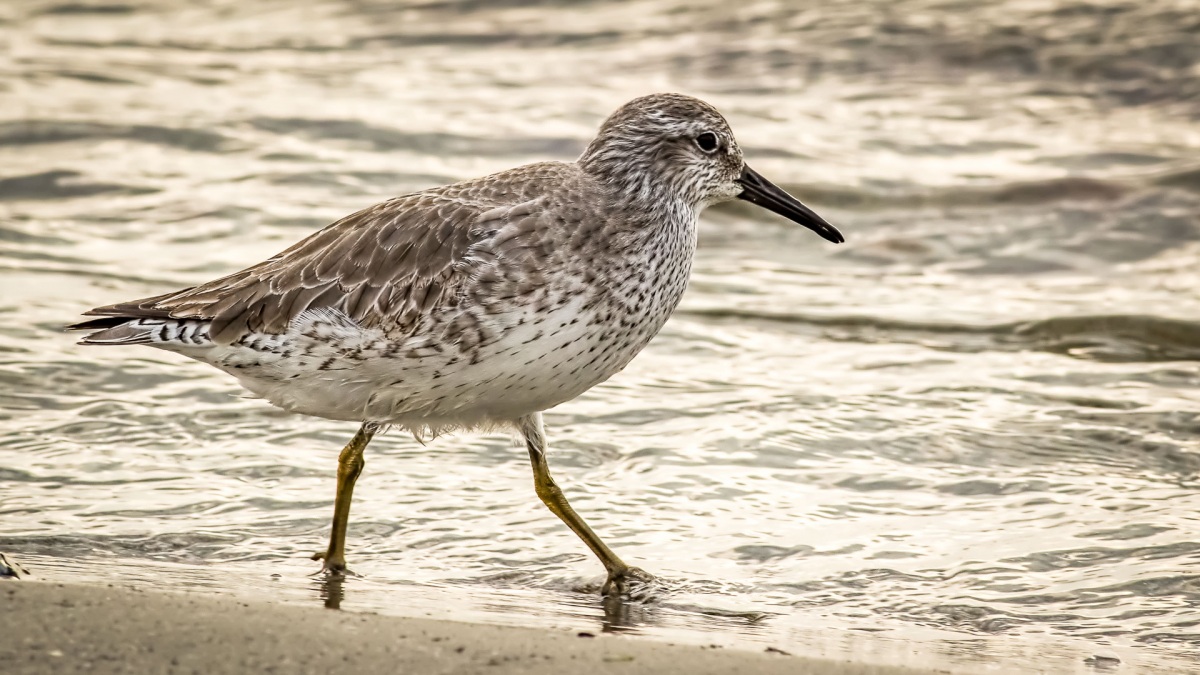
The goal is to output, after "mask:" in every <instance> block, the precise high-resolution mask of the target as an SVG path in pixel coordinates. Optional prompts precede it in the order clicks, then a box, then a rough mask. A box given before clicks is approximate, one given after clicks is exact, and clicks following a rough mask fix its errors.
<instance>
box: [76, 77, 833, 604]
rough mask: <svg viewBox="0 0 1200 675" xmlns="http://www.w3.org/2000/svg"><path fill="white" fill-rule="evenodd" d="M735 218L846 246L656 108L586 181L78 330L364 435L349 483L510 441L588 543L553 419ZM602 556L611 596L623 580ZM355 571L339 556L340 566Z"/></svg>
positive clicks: (678, 116)
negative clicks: (555, 474) (385, 464)
mask: <svg viewBox="0 0 1200 675" xmlns="http://www.w3.org/2000/svg"><path fill="white" fill-rule="evenodd" d="M733 198H742V199H747V200H749V201H752V202H754V203H758V204H762V205H764V206H766V207H767V208H771V209H772V210H775V211H777V212H780V213H783V214H785V215H787V216H788V217H790V218H792V219H793V220H796V221H797V222H801V223H802V224H805V225H806V226H807V227H810V228H812V229H814V230H816V231H818V233H820V234H821V235H822V236H825V237H826V238H828V239H831V240H833V241H840V235H838V234H837V231H836V230H834V229H833V228H832V227H831V226H829V225H828V224H827V223H824V221H822V220H821V219H820V218H819V217H818V216H816V214H813V213H812V212H811V211H809V210H807V207H804V206H803V205H801V204H800V203H799V202H796V201H795V200H794V199H793V198H791V197H788V196H787V195H786V194H785V193H783V192H782V191H780V190H779V189H778V188H776V187H774V186H772V185H770V183H768V182H766V181H765V179H762V178H761V176H758V175H757V174H755V173H753V172H752V171H750V169H749V168H748V167H746V166H745V164H744V162H743V160H742V153H741V150H740V149H739V148H738V145H737V143H736V141H735V140H734V138H733V134H732V132H731V131H730V129H729V126H728V124H727V123H726V121H725V119H724V118H723V117H722V116H721V115H720V113H718V112H717V111H716V110H715V109H714V108H713V107H712V106H710V105H708V104H706V103H704V102H702V101H699V100H697V99H694V98H690V97H687V96H682V95H677V94H658V95H653V96H646V97H642V98H639V99H635V100H633V101H631V102H629V103H628V104H626V105H625V106H623V107H621V108H620V109H618V110H617V111H616V112H615V113H613V115H612V116H610V117H609V118H608V120H607V121H605V123H604V125H603V126H602V127H601V129H600V132H599V134H598V135H597V137H596V139H595V140H593V141H592V143H591V144H590V145H589V146H588V148H587V150H586V151H585V152H584V154H583V155H582V156H581V157H580V159H579V160H578V161H576V162H571V163H564V162H542V163H538V164H530V165H527V166H523V167H519V168H516V169H511V170H508V171H503V172H500V173H496V174H492V175H490V176H485V177H483V178H478V179H475V180H469V181H465V182H461V183H456V184H453V185H447V186H443V187H438V188H433V189H429V190H425V191H422V192H417V193H414V194H409V195H405V196H402V197H397V198H395V199H390V200H388V201H385V202H383V203H381V204H377V205H375V206H372V207H369V208H367V209H364V210H362V211H359V212H358V213H355V214H352V215H350V216H347V217H346V218H343V219H342V220H339V221H338V222H336V223H333V224H332V225H330V226H329V227H327V228H325V229H323V230H321V231H319V232H317V233H315V234H313V235H312V236H310V237H308V238H307V239H304V240H303V241H301V242H299V243H297V244H296V245H294V246H292V247H291V248H289V249H287V250H286V251H283V252H282V253H280V254H278V255H276V256H274V257H272V258H271V259H269V260H266V261H264V262H262V263H259V264H257V265H254V266H252V267H249V268H247V269H244V270H242V271H240V272H236V273H234V274H230V275H228V276H226V277H222V278H220V279H217V280H215V281H211V282H209V283H206V284H202V285H200V286H196V287H194V288H188V289H184V290H181V291H176V292H172V293H166V294H164V295H159V296H156V297H152V298H147V299H143V300H136V301H132V302H125V303H118V304H115V305H109V306H106V307H99V308H96V309H93V310H91V311H89V312H87V314H89V315H92V316H97V317H101V318H98V319H93V320H90V321H85V322H83V323H80V324H77V325H75V326H72V328H76V329H98V332H94V333H92V334H90V335H88V336H87V337H85V338H84V340H83V343H84V344H108V345H114V344H144V345H149V346H152V347H157V348H160V349H166V350H169V351H174V352H178V353H180V354H184V355H187V356H189V357H191V358H194V359H197V360H199V361H203V362H205V363H209V364H211V365H214V366H216V367H218V368H221V369H222V370H224V371H226V372H228V373H231V374H232V375H234V376H235V377H237V378H238V380H239V381H240V382H241V383H242V385H243V386H245V387H246V388H247V389H249V390H250V391H251V392H253V393H254V394H256V395H258V396H260V397H262V398H264V399H266V400H267V401H269V402H271V403H272V404H274V405H276V406H279V407H280V408H283V409H285V410H290V411H294V412H298V413H304V414H308V415H316V416H320V417H326V418H331V419H338V420H353V421H359V422H363V423H365V425H364V427H363V430H362V431H360V437H361V438H360V437H356V439H357V440H356V443H357V444H356V445H355V444H352V445H354V448H356V450H354V452H350V453H349V454H347V455H345V456H344V457H343V467H344V468H345V467H351V468H353V466H357V467H358V469H357V470H359V471H360V470H361V449H362V447H365V445H366V443H367V442H369V440H370V436H371V435H373V433H374V431H375V429H377V428H378V427H379V426H382V425H396V426H400V427H404V428H407V429H409V430H411V431H413V432H414V433H416V434H418V435H419V436H429V435H435V434H436V433H437V432H439V431H441V430H445V429H448V428H473V427H487V426H504V425H510V426H513V427H515V428H517V429H518V430H520V431H521V433H522V434H524V435H525V437H526V439H527V445H529V449H530V453H531V458H532V459H533V461H534V468H535V475H537V476H539V477H538V481H539V482H538V486H539V488H538V489H539V495H543V500H550V501H547V505H549V506H551V508H552V509H553V510H555V513H558V514H559V516H560V517H561V518H563V519H564V521H566V522H567V523H568V524H569V525H571V526H572V528H573V529H575V530H576V532H577V533H580V536H581V537H583V538H584V539H585V541H589V537H594V535H592V534H590V531H587V532H584V530H586V529H587V528H586V525H582V521H581V520H580V521H579V522H578V523H573V521H572V518H575V519H577V516H574V514H573V512H571V513H570V514H568V515H563V513H562V512H560V510H561V508H562V507H560V506H556V505H555V504H557V502H556V501H554V500H556V499H560V498H561V493H558V496H557V497H556V496H554V494H553V490H557V487H556V486H553V481H552V480H551V479H550V478H549V473H548V471H547V470H546V469H545V464H544V457H543V453H542V450H543V447H542V445H543V444H544V439H543V436H542V433H541V417H540V412H541V411H543V410H546V409H548V408H551V407H553V406H555V405H558V404H560V403H563V402H565V401H568V400H570V399H572V398H575V397H576V396H578V395H579V394H581V393H583V392H584V391H586V390H588V389H589V388H591V387H593V386H595V385H596V384H598V383H600V382H603V381H604V380H607V379H608V378H609V377H611V376H612V375H614V374H615V373H617V372H618V371H620V370H621V369H622V368H624V367H625V366H626V364H628V363H629V361H630V360H631V359H633V357H634V356H636V355H637V354H638V352H640V351H641V350H642V348H643V347H645V346H646V344H647V343H648V342H649V341H650V340H651V338H653V337H654V336H655V335H656V334H657V333H658V331H659V330H660V329H661V328H662V326H663V324H664V323H665V322H666V320H667V318H668V317H669V316H670V314H671V312H672V311H673V310H674V309H675V307H676V306H677V305H678V303H679V300H680V298H681V296H682V295H683V292H684V288H685V287H686V285H687V280H688V274H689V272H690V269H691V264H692V258H693V254H694V253H695V248H696V225H697V218H698V216H699V214H700V212H701V211H702V210H703V209H704V208H705V207H706V206H708V205H710V204H713V203H716V202H720V201H725V200H728V199H733ZM347 447H348V450H347V452H349V450H350V449H351V446H347ZM356 453H357V454H356ZM355 457H357V459H356V458H355ZM356 462H357V464H355V463H356ZM539 462H541V465H540V466H541V468H540V469H539ZM539 471H541V472H542V473H544V476H542V475H541V474H539V473H538V472H539ZM349 475H350V474H349V473H348V474H347V476H349ZM339 476H341V474H339ZM355 477H357V473H354V474H353V476H351V477H350V478H348V480H349V485H350V486H351V487H352V485H353V480H354V478H355ZM341 485H342V481H341V479H339V500H341V494H342V493H341V487H340V486H341ZM551 487H553V490H551V489H550V488H551ZM546 491H548V492H546ZM543 492H545V494H543ZM348 494H349V493H347V495H348ZM547 495H548V496H547ZM348 499H349V497H348V496H347V497H346V500H347V501H346V508H347V509H348ZM552 502H553V503H552ZM562 504H563V505H565V504H566V502H565V499H563V500H562ZM565 508H566V509H567V510H569V506H566V507H565ZM347 512H348V511H347ZM338 522H339V521H338V517H336V516H335V536H334V537H333V539H337V538H338V536H339V535H337V534H336V531H337V527H336V525H337V523H338ZM342 534H343V535H344V528H343V530H342ZM595 542H599V540H598V538H596V539H595ZM589 546H592V547H593V550H594V551H596V552H597V554H598V555H600V556H601V559H602V560H604V561H605V564H606V566H607V567H609V572H610V581H612V579H613V578H614V576H615V577H619V576H620V575H621V574H624V572H621V571H620V570H622V569H626V568H627V566H624V564H623V563H620V561H619V560H618V559H617V558H616V557H615V555H613V554H612V553H611V552H610V551H607V548H604V547H603V545H602V544H599V545H598V546H597V545H596V543H594V542H591V541H589ZM601 548H603V550H600V549H601ZM335 549H336V550H335ZM340 555H341V553H340V544H339V545H338V546H334V545H333V544H331V548H330V553H329V556H330V558H327V563H328V562H329V559H331V558H337V557H340ZM339 564H344V563H339ZM626 571H627V570H626Z"/></svg>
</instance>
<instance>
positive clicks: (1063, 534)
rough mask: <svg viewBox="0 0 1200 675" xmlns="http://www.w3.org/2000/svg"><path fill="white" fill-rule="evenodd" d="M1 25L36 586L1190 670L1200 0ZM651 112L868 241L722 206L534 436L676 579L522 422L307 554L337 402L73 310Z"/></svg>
mask: <svg viewBox="0 0 1200 675" xmlns="http://www.w3.org/2000/svg"><path fill="white" fill-rule="evenodd" d="M0 33H2V40H3V43H4V44H5V45H6V46H7V49H6V50H5V51H4V52H3V53H0V102H2V105H0V519H2V522H3V527H2V528H0V550H3V551H4V552H6V553H8V554H9V555H10V556H12V557H14V558H16V559H18V560H20V561H22V562H23V563H24V564H25V565H26V566H27V567H29V568H30V570H31V571H32V572H33V573H34V574H35V575H38V576H39V578H44V579H52V580H54V579H58V580H95V581H114V580H133V581H136V582H139V583H147V584H152V585H155V586H159V587H163V588H176V589H182V588H198V587H199V588H206V589H211V590H213V591H217V592H228V593H242V594H245V593H258V594H268V595H270V596H271V597H275V598H282V599H285V600H288V601H294V602H302V603H325V604H328V605H331V606H332V605H341V606H342V607H343V608H346V609H370V610H375V611H383V612H391V613H397V614H409V615H426V614H428V615H432V616H437V617H440V618H451V619H471V620H482V621H491V622H499V623H513V624H527V625H536V626H573V627H577V626H597V627H600V628H603V629H607V630H614V631H615V630H620V631H625V632H628V633H634V634H642V635H646V636H649V637H652V638H660V639H672V640H682V641H690V642H700V643H702V644H720V645H738V646H747V645H749V646H751V647H754V648H759V649H761V648H762V647H763V646H764V645H772V646H776V647H780V648H785V649H787V650H789V651H794V652H798V653H805V654H810V655H821V654H824V655H829V656H834V657H838V658H856V659H863V660H874V661H881V662H898V663H913V664H927V663H929V660H930V659H931V658H932V659H934V660H935V661H936V662H937V663H940V664H943V665H944V666H945V667H952V668H965V669H972V668H983V667H985V666H988V667H990V666H989V665H988V664H995V663H1006V664H1009V665H1013V664H1015V666H1014V667H1016V668H1018V669H1023V670H1020V672H1053V673H1071V672H1080V673H1084V672H1088V673H1090V672H1096V671H1098V670H1102V671H1104V672H1139V673H1141V672H1170V673H1177V672H1183V670H1184V669H1185V666H1184V665H1182V664H1186V663H1189V662H1194V661H1191V660H1193V659H1195V658H1197V657H1200V632H1197V628H1196V626H1197V625H1200V532H1198V526H1200V522H1198V513H1200V494H1198V493H1197V487H1198V486H1200V480H1198V478H1197V472H1198V471H1200V389H1198V386H1200V379H1198V374H1200V366H1198V365H1197V361H1196V359H1197V358H1200V321H1198V317H1200V295H1198V294H1197V288H1198V284H1200V124H1198V122H1200V39H1198V38H1197V36H1198V35H1200V11H1197V6H1196V4H1195V3H1194V2H1190V1H1188V0H1178V1H1177V2H1172V1H1169V0H1138V1H1136V2H1135V1H1108V0H1102V1H1097V2H1082V1H1078V0H1059V1H1055V0H1045V1H1040V2H1034V1H1029V0H1011V1H1004V2H986V3H977V2H964V1H956V0H948V1H944V2H939V1H937V0H898V1H883V0H879V1H872V0H853V1H851V0H841V1H833V2H821V3H816V2H813V3H801V2H790V3H789V2H758V1H754V0H749V1H746V2H738V3H728V2H725V1H724V0H701V1H697V2H682V1H673V0H642V1H638V2H628V3H603V2H587V3H575V2H567V1H566V0H559V1H552V0H545V1H537V0H528V1H521V0H507V1H504V2H415V1H414V2H405V1H395V2H383V1H369V0H363V1H360V2H353V1H345V2H335V1H332V0H317V1H314V2H307V3H295V2H284V1H271V0H261V1H255V2H235V1H233V0H220V1H213V0H207V1H192V0H187V1H184V0H155V1H151V0H146V1H140V0H134V1H132V2H128V3H126V2H121V0H107V1H103V2H95V3H93V2H70V1H64V0H57V1H55V0H22V2H9V3H4V4H3V5H2V6H0ZM655 91H680V92H684V93H688V94H692V95H696V96H700V97H702V98H704V99H706V100H708V101H710V102H711V103H713V104H714V105H716V106H717V107H718V108H719V109H721V110H722V111H723V112H724V113H725V115H726V117H727V118H728V119H729V120H730V123H731V124H732V126H733V129H734V131H735V132H736V133H737V135H738V137H739V139H740V141H741V144H742V146H743V148H744V150H745V154H746V157H747V159H748V160H749V161H750V162H751V163H752V164H753V166H755V168H756V169H758V170H759V171H760V172H762V173H763V174H764V175H766V176H768V177H770V178H772V179H773V180H775V181H776V182H778V183H780V184H781V185H783V186H785V187H787V188H788V189H789V190H791V191H792V192H793V193H794V194H796V195H798V196H800V197H801V198H802V199H804V200H806V201H807V202H808V203H809V204H810V205H811V206H813V207H814V208H815V209H816V210H817V211H818V212H819V213H821V214H822V215H823V216H824V217H825V218H826V219H828V220H829V221H831V222H833V223H834V224H836V225H837V226H838V227H839V228H840V229H841V230H842V231H843V232H844V233H845V234H846V236H847V238H848V242H847V243H846V244H844V245H842V246H832V245H828V244H825V243H824V242H822V241H821V240H819V239H818V238H817V237H815V236H813V235H812V233H810V232H808V231H806V230H803V229H800V228H796V227H794V226H792V225H791V224H790V223H787V222H785V221H782V220H781V219H778V218H775V217H774V216H772V215H770V214H768V213H766V212H762V211H754V210H750V209H745V208H739V207H737V206H731V207H719V208H714V209H712V210H710V211H708V212H707V213H706V214H705V217H704V220H703V223H702V232H701V243H700V251H699V253H698V259H697V262H696V266H695V273H694V277H693V283H692V286H691V288H690V290H689V292H688V295H687V296H686V298H685V300H684V304H683V306H682V308H681V310H680V311H679V313H678V315H677V316H676V317H675V318H674V319H672V321H671V322H670V323H669V324H668V326H667V328H666V329H665V331H664V333H663V334H662V335H660V336H659V338H658V339H657V340H656V341H655V342H654V343H653V344H652V345H651V346H650V347H649V348H648V349H647V350H646V352H645V353H644V354H643V355H642V356H640V357H639V358H638V359H637V360H635V361H634V363H633V364H632V365H631V366H630V367H629V368H628V369H627V370H626V371H625V372H624V373H622V374H621V375H619V376H617V377H616V378H614V379H613V380H612V381H610V382H609V383H607V384H604V385H602V386H600V387H598V388H596V389H595V390H593V391H592V392H589V393H588V394H587V395H585V396H584V397H582V398H581V399H579V400H577V401H574V402H571V403H569V404H566V405H563V406H561V407H560V408H558V409H556V410H554V411H552V412H551V413H550V414H549V415H548V416H547V422H548V424H549V425H550V427H551V429H550V433H551V447H552V453H551V465H552V466H553V467H554V468H555V470H556V475H557V476H558V478H559V481H560V483H561V484H562V485H563V487H564V489H565V490H566V492H567V494H568V495H569V496H570V497H571V498H572V501H573V503H574V504H575V506H576V507H577V508H578V510H579V511H580V512H581V513H583V514H585V515H586V516H587V517H588V518H589V519H590V520H591V521H592V523H593V525H594V526H595V527H596V529H597V530H598V531H600V532H601V533H602V534H603V535H604V536H605V538H606V539H607V540H608V541H609V543H610V544H612V545H613V547H614V548H615V549H617V550H618V551H620V552H621V554H622V555H623V557H625V559H626V560H629V561H630V562H633V563H635V564H638V565H640V566H643V567H645V568H646V569H648V570H650V571H653V572H655V573H658V574H661V575H663V576H664V577H666V578H667V579H669V580H670V583H671V584H672V587H673V592H672V594H671V595H670V596H669V597H668V598H666V599H665V600H664V601H663V602H661V603H660V604H658V605H655V606H651V607H637V606H634V607H619V608H615V609H614V608H611V607H610V608H609V609H608V610H607V611H606V610H605V609H604V608H603V607H601V605H600V603H599V601H598V599H597V597H596V595H595V592H596V588H597V587H598V584H599V582H600V581H601V577H600V569H599V566H598V565H597V564H596V563H595V561H594V560H593V559H592V557H591V556H590V555H589V554H588V552H587V551H586V549H584V548H583V546H582V545H581V544H580V543H579V542H578V541H577V540H576V539H575V537H574V535H572V534H571V533H570V532H569V531H568V530H567V529H566V528H565V527H563V526H561V525H560V524H559V523H558V521H557V520H556V519H555V518H554V517H553V516H552V515H550V514H549V513H548V512H546V511H545V510H544V508H543V507H542V506H541V504H540V503H539V502H538V500H537V498H536V496H535V495H534V493H533V489H532V484H531V478H530V475H529V468H528V463H527V459H526V457H525V453H524V452H523V451H521V450H519V449H514V448H512V447H511V446H510V440H509V439H508V438H506V437H503V436H483V437H481V436H469V435H467V436H461V435H460V436H454V437H448V438H442V439H439V440H437V441H435V442H433V443H431V444H430V445H428V446H425V447H423V446H421V445H419V444H417V443H415V442H414V441H413V440H412V439H410V438H406V437H404V436H402V435H400V434H396V433H393V434H389V435H387V436H384V437H381V438H378V439H376V441H375V442H374V443H373V444H372V446H371V449H370V451H369V452H368V455H367V467H366V472H365V474H364V476H363V479H362V480H361V481H360V482H359V485H358V490H357V492H356V494H355V504H354V511H353V514H352V520H351V522H352V525H351V529H350V537H349V540H348V549H349V556H350V564H351V567H352V568H353V569H354V570H356V571H357V572H359V573H360V574H361V575H362V577H360V578H351V579H350V580H349V581H347V582H346V584H345V585H344V586H338V585H330V584H324V583H322V582H321V581H320V580H319V579H313V578H309V577H308V576H306V575H307V574H309V573H311V572H314V571H316V568H317V563H313V562H311V561H309V560H308V559H307V556H308V554H310V553H311V552H313V551H316V550H318V549H323V548H324V542H325V537H326V536H327V527H328V522H329V516H330V512H331V503H332V497H333V491H334V480H333V477H334V473H335V466H336V455H337V452H338V450H339V449H340V448H341V446H342V444H343V443H344V442H345V441H346V440H347V439H348V438H349V436H350V435H351V434H352V433H353V432H354V428H353V425H346V424H340V423H334V422H327V421H323V420H318V419H311V418H303V417H293V416H288V415H285V414H283V413H281V412H278V411H275V410H273V409H271V408H270V407H269V406H267V405H266V404H264V403H262V402H259V401H247V400H242V399H239V398H238V395H239V390H238V388H237V385H236V383H235V382H234V381H233V380H232V379H231V378H228V377H226V376H224V375H222V374H220V373H218V372H217V371H216V370H214V369H210V368H207V367H205V366H202V365H199V364H196V363H192V362H189V361H187V360H185V359H183V358H182V357H175V356H172V355H169V354H165V353H157V352H155V351H153V350H150V349H141V348H128V349H97V348H90V349H84V348H82V347H78V346H76V345H75V344H74V337H73V336H70V335H64V334H62V333H61V332H60V328H61V326H62V325H63V324H65V323H68V322H71V321H74V320H76V317H77V315H78V314H79V313H80V312H81V311H83V310H86V309H88V308H90V307H93V306H96V305H100V304H106V303H109V302H114V301H119V300H126V299H131V298H135V297H142V296H147V295H152V294H157V293H160V292H164V291H167V290H171V289H174V288H178V287H182V286H187V285H193V284H195V283H198V282H202V281H206V280H208V279H210V278H213V277H216V276H218V275H221V274H224V273H227V272H230V271H234V270H236V269H240V268H241V267H244V266H246V265H248V264H251V263H253V262H257V261H259V260H260V259H263V258H265V257H267V256H269V255H271V254H273V253H275V252H277V251H279V250H281V249H283V248H285V247H286V246H288V245H290V244H291V243H292V242H294V241H296V240H298V239H300V238H301V237H303V236H305V235H307V234H309V233H311V232H313V231H315V230H316V229H318V228H320V227H322V226H324V225H325V224H327V223H329V222H331V221H333V220H335V219H336V218H338V217H340V216H342V215H344V214H347V213H350V212H352V211H355V210H357V209H359V208H362V207H364V206H367V205H370V204H372V203H375V202H377V201H381V200H383V199H385V198H387V197H390V196H394V195H397V194H402V193H405V192H409V191H413V190H417V189H421V188H425V187H429V186H433V185H437V184H441V183H446V182H451V181H456V180H460V179H465V178H470V177H474V176H478V175H482V174H485V173H488V172H491V171H496V170H500V169H504V168H508V167H510V166H514V165H517V164H520V163H524V162H529V161H535V160H543V159H561V160H571V159H573V158H574V157H576V156H577V154H578V153H579V152H580V150H581V149H582V148H583V147H584V146H585V144H586V143H587V141H588V140H589V139H590V138H591V136H592V134H593V133H594V131H595V130H596V128H597V127H598V125H599V124H600V122H601V121H602V120H603V118H604V117H605V116H606V115H607V114H608V113H609V112H611V111H612V110H613V109H615V108H616V107H617V106H619V105H620V104H622V103H623V102H625V101H626V100H628V99H630V98H632V97H634V96H637V95H642V94H646V93H651V92H655ZM1114 658H1116V659H1120V661H1119V662H1117V661H1114V660H1112V659H1114ZM1187 667H1190V666H1187Z"/></svg>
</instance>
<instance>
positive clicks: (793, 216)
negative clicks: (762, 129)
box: [738, 165, 846, 244]
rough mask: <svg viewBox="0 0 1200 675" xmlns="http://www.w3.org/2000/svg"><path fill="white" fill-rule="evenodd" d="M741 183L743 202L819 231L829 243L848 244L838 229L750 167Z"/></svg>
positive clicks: (739, 196)
mask: <svg viewBox="0 0 1200 675" xmlns="http://www.w3.org/2000/svg"><path fill="white" fill-rule="evenodd" d="M738 183H739V184H740V185H741V186H742V193H741V194H740V195H738V199H744V200H746V201H748V202H750V203H751V204H756V205H758V206H761V207H763V208H764V209H767V210H768V211H773V212H775V213H778V214H779V215H781V216H783V217H784V218H787V219H788V220H790V221H792V222H793V223H796V224H798V225H803V226H804V227H807V228H808V229H810V230H812V231H813V232H816V233H817V234H818V235H820V236H821V238H823V239H825V240H827V241H831V242H833V243H835V244H840V243H842V242H844V241H846V238H845V237H843V236H842V233H841V232H838V229H837V228H836V227H834V226H832V225H830V224H829V223H827V222H825V219H824V218H822V217H821V216H818V215H817V214H816V212H815V211H813V210H812V209H810V208H808V207H807V206H805V205H804V204H802V203H800V200H799V199H796V198H795V197H793V196H791V195H789V194H788V193H787V192H784V190H783V189H782V188H780V187H779V186H778V185H775V184H774V183H772V182H771V181H769V180H767V179H766V178H763V176H762V174H760V173H759V172H757V171H755V170H754V169H751V168H750V166H749V165H746V166H744V167H743V168H742V175H741V176H740V177H739V178H738Z"/></svg>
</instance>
